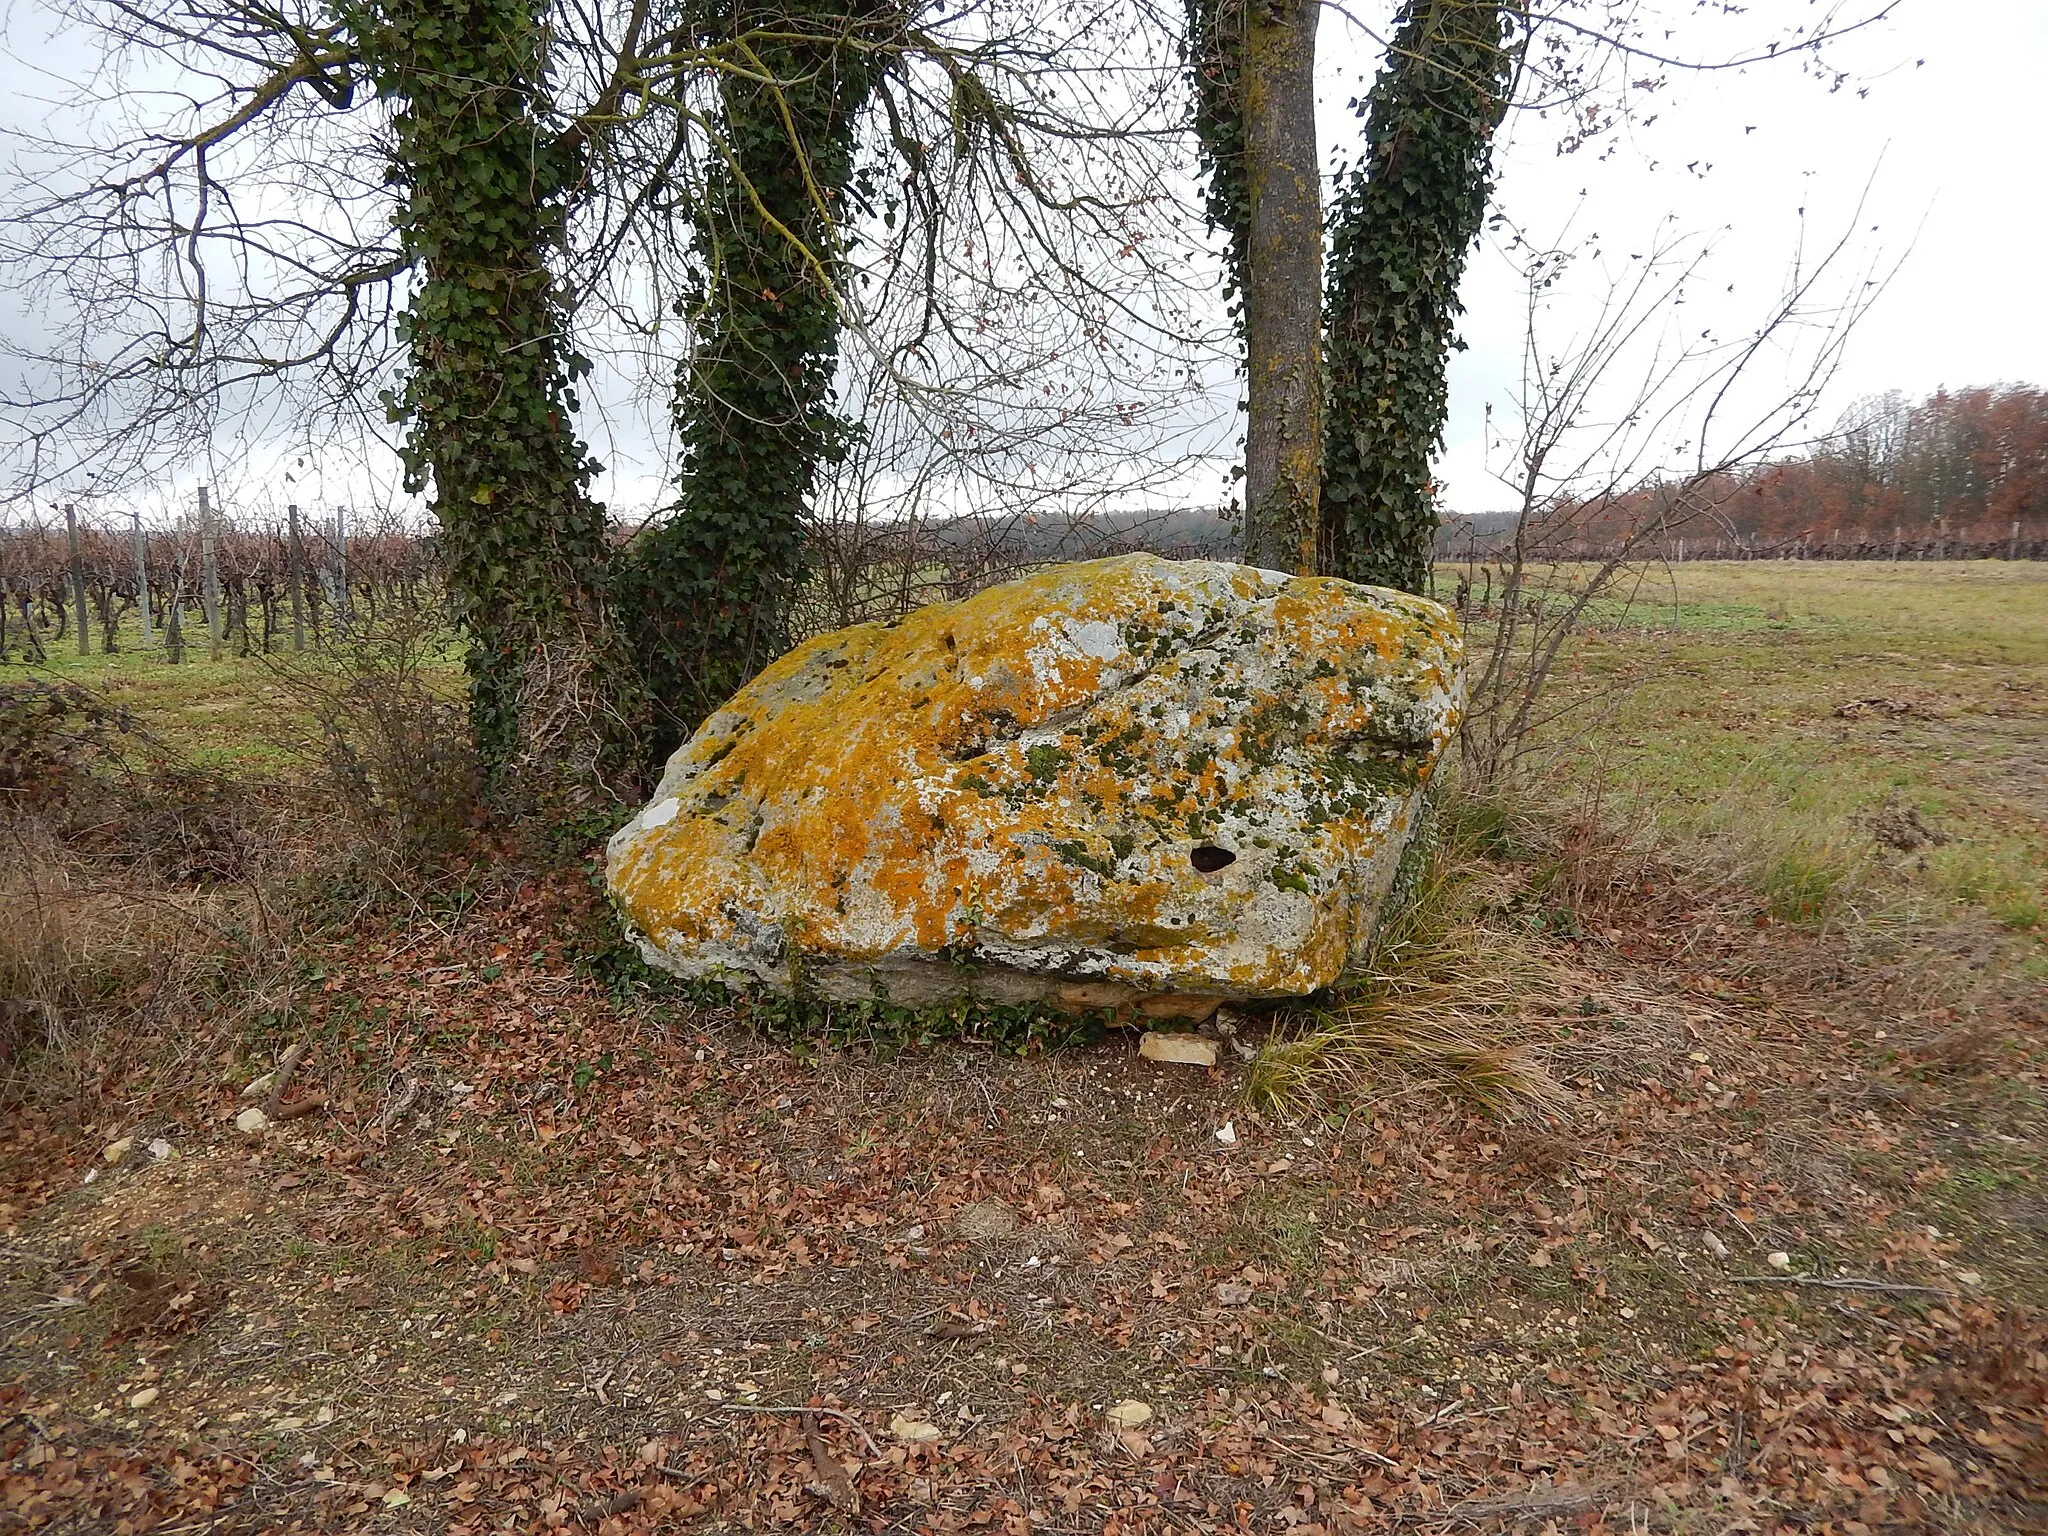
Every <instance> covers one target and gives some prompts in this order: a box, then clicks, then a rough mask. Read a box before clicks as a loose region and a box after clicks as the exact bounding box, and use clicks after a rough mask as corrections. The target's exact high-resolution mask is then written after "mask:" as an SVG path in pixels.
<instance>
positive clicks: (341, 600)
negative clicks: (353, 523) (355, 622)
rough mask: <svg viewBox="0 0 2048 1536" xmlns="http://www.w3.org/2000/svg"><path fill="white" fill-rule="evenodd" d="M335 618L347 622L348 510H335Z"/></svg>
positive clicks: (341, 508)
mask: <svg viewBox="0 0 2048 1536" xmlns="http://www.w3.org/2000/svg"><path fill="white" fill-rule="evenodd" d="M334 616H335V617H336V618H337V619H340V620H343V621H346V620H347V618H348V616H349V604H348V508H347V507H336V508H335V509H334Z"/></svg>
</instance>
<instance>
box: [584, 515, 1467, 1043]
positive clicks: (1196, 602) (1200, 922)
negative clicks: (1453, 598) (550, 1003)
mask: <svg viewBox="0 0 2048 1536" xmlns="http://www.w3.org/2000/svg"><path fill="white" fill-rule="evenodd" d="M1461 659H1462V643H1461V641H1460V638H1459V634H1458V628H1457V623H1456V621H1455V620H1454V619H1453V618H1452V617H1451V615H1450V614H1449V613H1448V612H1447V611H1446V610H1444V609H1443V608H1441V607H1439V606H1438V605H1437V604H1435V603H1432V602H1429V601H1427V600H1425V599H1422V598H1418V597H1411V596H1409V595H1407V594H1406V593H1401V592H1392V591H1387V590H1384V589H1381V588H1376V587H1361V586H1355V585H1353V584H1351V583H1349V582H1344V581H1338V580H1335V579H1331V578H1324V577H1295V576H1284V575H1281V574H1278V573H1276V572H1272V571H1261V570H1255V569H1253V568H1251V567H1249V566H1241V565H1229V564H1221V563H1217V562H1212V561H1185V562H1176V561H1171V560H1164V559H1160V558H1158V557H1156V556H1152V555H1125V556H1120V557H1118V558H1115V559H1109V560H1095V561H1090V562H1087V563H1085V564H1079V565H1066V566H1059V567H1055V568H1053V569H1050V570H1046V571H1043V572H1040V573H1038V574H1037V575H1033V576H1028V577H1025V578H1024V579H1022V580H1019V581H1012V582H1009V583H1006V584H1005V585H1003V586H999V587H991V588H989V589H988V590H987V591H984V592H981V593H979V594H977V595H976V596H974V597H970V598H967V599H966V600H964V601H962V602H957V603H937V604H933V605H932V606H930V607H927V608H921V609H919V610H918V611H916V612H915V613H912V614H910V615H909V616H908V617H906V618H904V619H903V620H902V621H900V622H898V623H894V624H863V625H858V626H856V627H854V628H852V629H845V630H840V631H838V632H837V633H834V634H829V635H821V636H819V637H818V638H817V639H815V640H812V641H809V642H808V643H806V644H804V645H801V646H799V647H797V648H796V649H795V650H793V651H791V652H790V653H789V654H788V655H786V656H784V657H782V658H781V659H780V660H778V661H777V662H776V663H775V664H774V665H772V666H771V667H769V668H768V669H767V670H766V671H765V672H763V673H762V674H761V675H760V676H759V677H757V678H755V679H754V681H753V682H751V683H749V684H748V685H747V686H746V687H745V688H743V689H741V690H740V692H739V693H738V694H736V695H735V696H734V697H733V698H732V699H731V700H730V701H729V702H728V703H727V704H726V705H725V706H724V707H723V708H721V709H720V710H719V711H718V712H717V713H716V714H714V715H713V716H712V717H711V718H710V719H709V720H707V721H705V722H704V725H703V726H702V728H701V729H699V730H698V732H697V734H696V735H695V736H693V737H692V738H691V739H690V740H689V741H688V742H687V743H685V744H684V745H683V746H682V747H681V748H680V749H679V750H678V751H677V752H676V754H675V756H674V757H672V758H671V759H670V760H669V763H668V767H667V771H666V772H665V773H664V775H663V776H662V781H661V786H660V788H659V789H657V790H656V791H655V794H654V797H653V799H652V800H651V801H650V802H649V804H648V806H647V808H646V809H645V810H643V811H642V812H641V813H640V814H639V815H638V816H636V817H634V818H633V820H632V821H631V822H629V823H628V824H627V825H626V826H625V827H623V828H622V829H621V830H620V831H619V833H618V834H617V836H615V837H614V838H613V839H612V842H611V847H610V852H609V858H608V862H607V875H608V879H609V883H610V887H611V890H612V893H613V895H614V897H615V898H616V900H617V901H618V904H619V906H620V908H621V909H622V911H623V913H624V915H625V917H626V919H627V920H628V923H629V925H630V927H631V929H632V930H633V932H634V933H635V935H636V937H637V938H638V940H639V942H640V945H641V948H642V950H643V951H644V953H645V954H646V956H647V958H648V960H649V961H650V962H651V963H653V964H655V965H658V966H661V967H663V968H665V969H667V970H670V971H674V972H677V973H679V974H681V975H684V976H707V975H710V976H723V977H725V978H727V979H729V980H732V981H734V982H737V983H747V982H750V981H757V982H761V983H765V984H767V985H768V986H769V987H772V988H774V989H776V990H777V991H781V992H785V993H791V992H799V991H803V992H809V993H811V994H813V995H817V996H821V997H826V998H837V999H856V998H868V997H879V998H885V999H888V1000H890V1001H893V1002H897V1003H903V1004H925V1003H931V1002H937V1001H941V1000H947V999H954V998H961V997H973V998H976V999H979V1000H983V1001H987V1002H995V1003H1007V1002H1020V1001H1028V1000H1033V999H1048V1000H1053V1001H1058V1002H1064V1003H1066V1004H1068V1005H1072V1006H1090V1007H1095V1006H1109V1007H1114V1006H1118V1005H1121V1004H1126V1003H1133V1002H1135V1003H1137V1004H1138V1005H1139V1006H1138V1010H1137V1011H1139V1012H1142V1013H1143V1014H1145V1015H1146V1016H1150V1017H1165V1016H1171V1015H1173V1014H1175V1013H1178V1012H1186V1013H1188V1014H1191V1015H1196V1016H1199V1015H1200V1014H1202V1013H1205V1012H1207V1011H1209V1010H1210V1009H1212V1008H1213V1007H1214V1006H1215V1004H1214V1001H1213V1000H1214V999H1216V998H1256V997H1282V996H1297V995H1301V994H1304V993H1308V992H1311V991H1314V990H1316V989H1318V988H1320V987H1323V986H1326V985H1328V984H1329V983H1331V982H1333V981H1335V980H1336V979H1337V978H1338V977H1339V976H1340V975H1341V974H1342V973H1343V972H1344V971H1345V969H1346V968H1347V966H1349V965H1350V964H1352V963H1353V962H1354V961H1355V960H1356V959H1358V958H1359V957H1360V956H1361V955H1362V953H1363V951H1364V948H1365V945H1366V943H1367V941H1368V940H1369V939H1370V937H1371V935H1372V931H1373V927H1374V924H1375V922H1376V920H1377V917H1378V914H1379V909H1380V906H1381V903H1382V901H1383V900H1384V898H1385V896H1386V894H1387V890H1388V888H1389V886H1390V885H1391V884H1392V882H1393V878H1394V874H1395V870H1396V867H1397V865H1398V863H1399V860H1400V856H1401V853H1402V850H1403V848H1404V846H1405V845H1406V843H1407V840H1408V837H1409V835H1410V833H1411V832H1412V830H1413V827H1414V823H1415V819H1416V816H1417V814H1418V811H1419V808H1420V804H1421V796H1422V791H1423V789H1424V786H1425V785H1426V784H1427V783H1428V781H1429V778H1430V775H1431V773H1432V772H1433V771H1434V769H1435V767H1436V765H1437V761H1438V758H1439V756H1440V754H1441V753H1442V751H1443V749H1444V747H1445V745H1446V743H1447V742H1448V741H1449V740H1450V738H1451V736H1452V734H1453V732H1454V731H1455V729H1456V726H1457V720H1458V711H1459V707H1460V703H1461V700H1462V674H1461V670H1460V665H1461Z"/></svg>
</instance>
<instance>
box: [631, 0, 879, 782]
mask: <svg viewBox="0 0 2048 1536" xmlns="http://www.w3.org/2000/svg"><path fill="white" fill-rule="evenodd" d="M890 14H891V13H890V12H888V11H886V10H885V9H884V7H882V6H880V5H875V4H868V5H865V6H862V5H855V6H851V7H849V5H848V4H847V3H846V0H785V3H780V4H760V3H757V0H706V4H705V10H704V13H703V15H702V17H701V20H700V23H699V25H700V27H701V29H702V32H703V35H704V36H705V38H706V39H707V41H709V40H712V39H717V40H721V41H724V42H726V43H728V44H736V45H737V46H736V47H735V48H733V50H732V51H733V52H734V54H735V56H737V57H744V58H747V59H748V60H750V65H749V67H747V68H746V69H744V70H740V69H733V70H729V71H727V72H726V73H724V74H722V75H721V76H720V85H719V99H720V105H721V108H722V122H721V124H720V126H719V130H718V135H719V138H720V140H721V141H722V146H721V147H720V148H719V149H717V150H716V151H715V152H714V159H713V163H712V167H711V170H710V174H709V179H708V186H707V188H706V191H705V193H704V197H703V203H702V206H701V208H700V209H699V212H698V217H697V221H696V229H695V239H696V246H697V253H698V256H699V258H700V261H701V263H702V273H703V275H702V280H701V287H700V290H699V292H698V293H697V294H696V295H695V303H694V306H693V318H694V320H695V322H696V327H697V343H696V347H695V349H694V352H693V355H692V356H691V358H690V360H689V362H688V363H686V364H685V365H684V367H683V370H682V373H681V376H680V378H679V381H678V391H677V405H676V424H677V433H678V437H679V439H680V441H681V445H682V458H683V462H682V470H681V476H680V480H681V483H680V487H679V494H678V497H677V500H676V502H675V504H674V506H673V508H672V509H671V513H670V516H669V517H668V519H667V520H666V521H665V522H663V523H661V524H659V525H658V526H656V527H654V528H652V529H650V530H648V531H647V532H646V533H644V534H642V535H641V537H640V538H639V539H638V540H636V541H635V543H634V545H633V547H632V548H631V550H630V551H629V555H628V561H627V564H626V567H625V569H624V570H623V571H622V573H621V589H622V596H623V601H624V604H625V606H626V607H627V608H628V610H629V611H630V612H631V614H632V625H633V635H634V643H635V647H636V649H637V652H638V655H639V660H640V667H641V673H642V676H643V677H644V679H645V680H646V683H647V687H648V692H649V695H650V698H651V701H652V706H653V710H654V726H653V732H652V739H651V745H652V747H653V749H654V751H655V752H656V753H657V755H659V754H665V753H667V752H668V751H670V750H672V749H673V748H674V747H675V746H676V745H677V744H678V743H679V742H680V741H681V740H682V739H683V738H684V737H685V736H687V735H688V734H689V732H690V731H691V730H692V729H694V728H695V726H696V725H697V724H698V723H699V722H700V721H701V720H702V719H703V718H704V717H705V716H706V715H708V714H709V713H710V712H711V711H712V710H714V709H716V708H717V707H718V705H719V704H721V703H723V702H724V701H725V699H726V698H727V697H729V696H730V695H731V694H732V693H733V691H734V690H735V689H737V688H738V687H739V686H740V684H742V683H744V682H745V681H746V680H747V679H748V678H749V677H751V676H752V675H753V674H754V673H755V672H756V671H758V670H759V669H760V668H761V667H762V666H763V665H765V664H766V663H767V662H768V661H770V660H772V659H773V658H774V657H775V656H776V655H777V654H779V653H780V652H781V651H782V650H783V649H784V647H785V646H786V645H787V643H788V633H787V615H788V610H789V604H790V602H791V600H792V598H793V597H794V596H795V594H796V591H797V588H798V585H799V583H801V582H802V580H803V578H804V566H805V558H804V514H805V508H806V504H807V502H808V499H809V497H810V494H811V491H812V488H813V486H814V484H815V482H816V479H817V474H818V471H819V469H820V467H821V466H825V465H829V464H831V463H834V462H836V461H837V460H838V459H839V458H840V457H841V456H843V454H844V453H845V450H846V448H847V447H848V446H849V444H850V443H851V441H852V437H853V434H854V433H855V432H856V431H857V430H858V428H857V426H856V425H855V424H854V423H851V422H848V421H847V420H845V419H844V418H843V417H841V416H840V415H839V414H837V413H836V412H835V411H834V410H833V409H832V380H833V372H834V368H835V365H836V364H837V361H838V357H839V334H840V324H841V308H840V305H841V295H840V293H839V292H838V284H839V280H840V276H841V273H842V271H843V262H842V259H841V252H842V249H843V246H842V242H843V240H844V238H845V234H844V230H843V225H842V220H843V217H844V214H845V200H846V193H847V190H848V187H849V185H850V183H851V180H852V177H853V174H854V160H855V147H856V145H855V135H856V130H857V126H858V119H859V115H860V111H861V108H862V107H863V106H864V105H865V104H866V102H867V100H868V97H869V95H870V94H871V93H872V91H873V89H874V86H875V82H876V77H877V72H878V70H879V68H880V54H879V52H878V50H877V48H876V44H877V43H878V42H879V41H880V40H881V33H882V29H884V28H886V27H887V26H889V25H890V22H889V16H890Z"/></svg>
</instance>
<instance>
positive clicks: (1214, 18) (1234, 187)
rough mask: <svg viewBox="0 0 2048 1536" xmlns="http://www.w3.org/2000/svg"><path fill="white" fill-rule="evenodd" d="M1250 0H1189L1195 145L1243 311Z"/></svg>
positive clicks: (1232, 288) (1237, 310) (1237, 308)
mask: <svg viewBox="0 0 2048 1536" xmlns="http://www.w3.org/2000/svg"><path fill="white" fill-rule="evenodd" d="M1244 3H1245V0H1188V5H1187V43H1186V60H1187V68H1188V81H1189V84H1190V85H1192V86H1193V88H1194V95H1195V143H1196V147H1197V149H1198V150H1199V152H1200V157H1201V163H1202V173H1203V175H1204V177H1205V178H1206V179H1207V182H1208V186H1207V188H1206V205H1207V211H1208V215H1209V227H1210V228H1211V229H1220V230H1222V231H1223V232H1224V234H1225V235H1226V236H1227V237H1228V238H1229V241H1230V244H1229V246H1228V247H1227V249H1226V259H1227V269H1226V279H1225V281H1226V285H1227V286H1226V288H1225V292H1226V294H1227V295H1228V296H1229V297H1230V298H1231V299H1232V300H1233V303H1232V306H1231V308H1232V312H1233V313H1234V314H1237V315H1238V316H1239V318H1240V319H1241V318H1242V315H1243V307H1242V306H1243V303H1244V268H1245V243H1246V242H1247V241H1248V240H1250V239H1251V223H1252V216H1251V189H1250V188H1249V187H1248V186H1247V185H1246V184H1245V165H1244V27H1245V18H1244Z"/></svg>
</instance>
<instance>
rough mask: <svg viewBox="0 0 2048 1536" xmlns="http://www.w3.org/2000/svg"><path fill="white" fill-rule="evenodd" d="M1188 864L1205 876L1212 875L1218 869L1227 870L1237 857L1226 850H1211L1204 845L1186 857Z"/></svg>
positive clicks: (1207, 845)
mask: <svg viewBox="0 0 2048 1536" xmlns="http://www.w3.org/2000/svg"><path fill="white" fill-rule="evenodd" d="M1188 862H1189V863H1190V864H1192V865H1194V866H1195V868H1196V869H1197V870H1199V871H1201V873H1203V874H1205V875H1213V874H1215V873H1216V871H1217V870H1219V869H1228V868H1230V866H1231V865H1233V864H1235V863H1236V862H1237V855H1236V854H1234V853H1232V852H1231V851H1230V850H1229V849H1228V848H1212V847H1211V846H1209V844H1207V843H1204V844H1203V845H1202V846H1201V847H1199V848H1197V849H1196V850H1195V851H1194V852H1193V853H1190V854H1189V855H1188Z"/></svg>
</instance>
